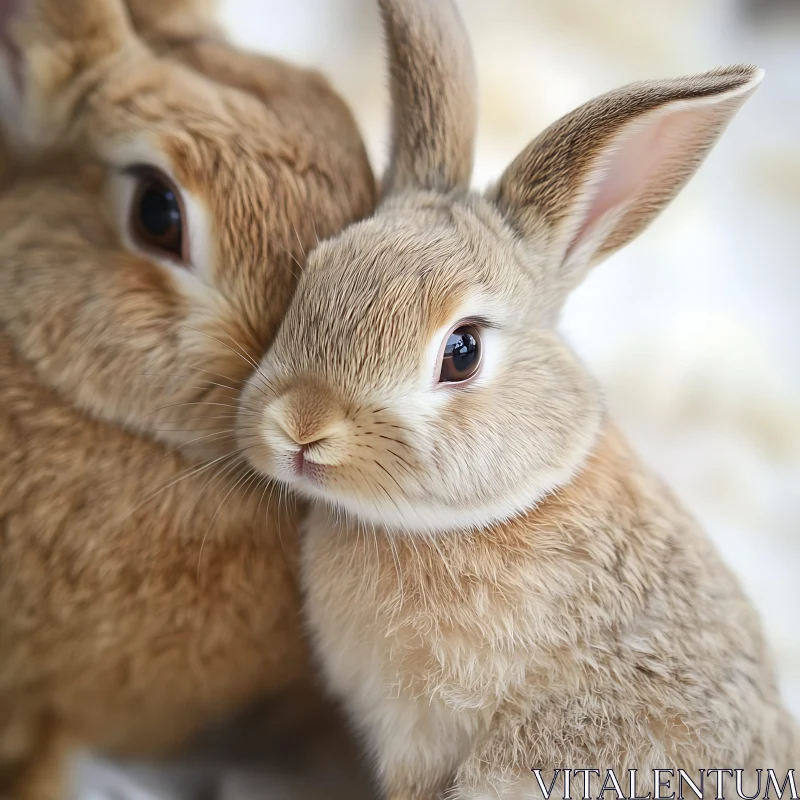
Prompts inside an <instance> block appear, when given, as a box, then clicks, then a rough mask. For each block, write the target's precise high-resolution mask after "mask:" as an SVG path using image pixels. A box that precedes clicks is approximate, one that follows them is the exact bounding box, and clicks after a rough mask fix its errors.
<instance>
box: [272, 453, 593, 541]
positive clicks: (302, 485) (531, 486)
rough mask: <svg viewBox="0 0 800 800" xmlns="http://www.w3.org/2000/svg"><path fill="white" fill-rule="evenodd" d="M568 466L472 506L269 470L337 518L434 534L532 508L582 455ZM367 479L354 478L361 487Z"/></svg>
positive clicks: (486, 524) (476, 525) (403, 531)
mask: <svg viewBox="0 0 800 800" xmlns="http://www.w3.org/2000/svg"><path fill="white" fill-rule="evenodd" d="M587 453H588V450H587V451H586V452H585V453H584V454H583V457H581V458H579V459H576V461H575V463H573V464H571V465H570V466H569V467H565V468H564V469H560V470H558V471H553V472H549V473H541V472H540V473H538V474H536V475H533V476H531V479H530V480H528V481H526V482H525V484H524V485H522V486H520V487H518V489H517V490H516V491H514V492H510V493H506V494H503V495H502V496H498V497H497V498H496V499H494V500H493V501H492V502H491V503H488V504H485V505H473V506H470V505H469V504H466V503H463V502H461V503H458V502H457V501H456V500H455V499H454V500H453V501H452V502H449V503H448V502H442V501H440V500H438V499H437V498H425V497H422V496H413V497H412V496H410V495H408V494H405V493H401V492H399V491H397V490H396V491H395V492H394V493H393V494H392V495H391V496H390V495H388V494H385V495H384V497H385V498H386V499H385V501H384V497H380V496H378V494H377V491H376V492H375V493H370V495H369V496H367V495H366V494H365V493H361V492H360V491H358V489H355V490H350V491H348V489H347V488H345V487H343V486H342V483H344V482H343V481H341V480H337V481H336V482H335V484H336V485H332V483H333V482H331V481H329V480H326V476H325V475H324V471H320V472H318V473H317V474H314V473H313V472H310V473H308V474H305V475H303V474H297V473H294V472H292V471H290V470H285V469H279V470H271V471H272V472H273V477H274V478H275V479H277V480H278V481H280V482H281V483H283V484H284V485H285V486H287V488H289V489H291V490H293V491H295V492H297V493H298V494H300V495H302V496H304V497H305V498H307V499H309V500H313V501H317V502H321V503H322V504H323V505H324V506H325V507H327V508H328V509H329V511H330V512H331V513H332V514H333V515H334V516H336V517H340V516H344V517H347V518H350V519H351V520H352V521H354V522H356V523H357V524H359V523H360V524H364V525H367V526H369V527H370V528H379V529H381V530H384V531H386V532H387V533H396V534H415V535H421V536H433V535H437V534H446V533H453V532H458V531H464V532H469V531H476V530H481V529H485V528H488V527H491V526H493V525H497V524H502V523H503V522H506V521H508V520H510V519H513V518H514V517H517V516H520V515H523V514H525V513H526V512H528V511H530V510H531V509H533V508H534V507H535V506H536V505H537V504H538V503H539V501H540V500H542V498H544V497H545V496H547V495H548V494H550V493H551V492H553V491H555V490H556V489H558V488H560V487H562V486H565V485H566V484H568V483H569V482H570V481H571V480H572V478H573V477H574V475H575V474H576V472H577V471H578V470H579V469H580V466H581V464H582V463H583V460H584V457H585V456H586V454H587ZM362 482H363V481H358V482H354V483H355V486H356V487H358V486H360V484H361V483H362Z"/></svg>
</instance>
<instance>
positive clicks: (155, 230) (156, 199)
mask: <svg viewBox="0 0 800 800" xmlns="http://www.w3.org/2000/svg"><path fill="white" fill-rule="evenodd" d="M135 178H136V181H137V184H136V190H135V192H134V195H133V202H132V203H131V221H130V225H131V236H132V237H133V240H134V242H135V243H136V244H137V245H139V246H140V247H142V248H144V249H146V250H152V251H155V252H157V253H161V254H163V255H167V256H169V257H170V258H173V259H175V258H177V259H179V260H180V261H184V262H185V261H187V258H186V255H187V254H186V243H185V241H184V225H183V208H182V206H181V200H180V196H179V194H178V191H177V190H176V189H175V187H174V186H173V185H172V183H171V181H170V180H169V179H168V178H167V177H166V176H164V175H162V174H161V173H157V172H155V171H150V170H147V171H137V172H136V173H135Z"/></svg>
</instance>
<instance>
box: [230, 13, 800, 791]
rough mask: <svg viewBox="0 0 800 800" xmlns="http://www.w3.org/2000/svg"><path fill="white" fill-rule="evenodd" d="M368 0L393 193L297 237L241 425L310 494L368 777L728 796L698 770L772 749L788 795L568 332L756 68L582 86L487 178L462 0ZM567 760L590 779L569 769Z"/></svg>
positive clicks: (746, 640) (334, 661) (731, 636)
mask: <svg viewBox="0 0 800 800" xmlns="http://www.w3.org/2000/svg"><path fill="white" fill-rule="evenodd" d="M380 5H381V8H382V11H383V16H384V23H385V26H386V28H387V40H388V43H389V51H390V61H391V68H390V75H391V89H392V92H391V95H392V101H393V117H394V126H393V127H394V137H393V152H392V160H391V165H390V168H389V172H388V177H387V180H386V183H385V196H384V199H383V201H382V203H381V205H380V206H379V208H378V211H377V212H376V213H375V215H374V216H372V217H371V218H369V219H367V220H364V221H362V222H359V223H357V224H356V225H354V226H352V227H350V228H349V229H347V230H345V231H344V232H343V233H341V234H340V235H338V236H337V237H335V238H334V239H333V240H331V241H327V242H323V243H322V244H321V245H320V247H319V248H318V249H317V250H316V251H315V252H314V253H313V254H312V255H311V256H310V258H309V261H308V264H307V267H306V270H304V272H303V275H302V276H301V279H300V283H299V286H298V291H297V293H296V295H295V297H294V299H293V301H292V304H291V305H290V307H289V309H288V311H287V312H286V316H285V317H284V321H283V324H282V326H281V328H280V330H279V332H278V334H277V336H276V339H275V341H274V343H273V347H272V348H271V349H270V351H269V352H268V353H267V354H266V356H265V358H264V360H263V361H262V363H261V367H260V369H259V370H258V371H256V372H254V373H253V376H252V377H251V379H250V382H249V385H248V388H247V389H246V390H245V392H244V393H243V394H242V404H241V409H242V410H241V415H240V441H241V443H242V446H244V447H246V448H247V450H248V455H249V458H250V461H251V463H252V464H253V465H254V466H256V467H257V468H258V469H260V470H261V471H262V472H263V473H264V474H266V475H268V476H270V477H272V478H274V479H277V480H280V481H282V482H283V483H284V484H285V485H286V486H287V487H288V488H291V489H293V490H296V491H297V492H299V493H300V494H301V495H303V496H305V497H308V498H311V499H313V500H315V501H316V504H315V506H314V508H313V510H312V512H311V514H310V517H309V519H308V520H307V522H306V524H305V527H306V530H305V536H304V539H303V548H302V552H301V574H302V576H303V583H304V589H305V593H306V611H307V617H308V621H309V624H310V629H311V632H312V634H313V640H314V643H315V646H316V649H317V652H318V654H319V657H320V662H321V664H322V667H323V669H324V672H325V675H326V677H327V679H328V682H329V684H330V687H331V689H332V690H333V692H334V693H335V694H337V695H338V696H339V697H341V698H342V699H343V701H344V703H345V704H346V706H347V708H348V710H349V712H350V714H351V716H352V718H353V720H354V722H355V724H356V726H357V727H358V729H359V730H360V731H361V732H362V733H363V735H364V738H365V740H366V743H367V746H368V749H369V750H370V752H371V753H372V754H373V755H374V760H375V764H376V768H377V774H378V777H379V779H380V781H381V783H382V785H383V789H384V792H385V796H386V797H387V798H390V799H391V800H432V798H442V797H447V798H459V800H467V799H468V798H469V799H473V800H474V799H476V798H482V799H488V798H504V800H505V799H507V800H512V799H514V800H516V799H517V798H519V799H520V800H521V799H522V798H540V797H549V796H552V797H569V796H572V797H578V796H585V797H589V796H592V797H606V796H608V797H612V796H614V797H620V796H624V797H627V796H631V795H630V794H629V793H628V790H629V786H630V785H631V783H630V774H631V773H630V772H629V771H630V770H638V771H639V781H640V782H639V784H638V792H639V794H640V796H641V795H642V794H645V792H651V794H649V795H647V796H649V797H655V796H662V797H668V796H669V794H670V789H669V788H666V789H664V790H662V789H661V787H660V786H659V787H657V788H656V790H655V791H654V790H653V787H654V785H655V784H654V778H655V776H656V775H657V776H658V778H659V780H660V779H662V778H663V779H664V780H665V781H668V779H669V773H655V771H656V770H658V769H665V770H673V773H672V778H673V780H675V781H676V782H677V779H676V773H675V770H677V769H684V770H686V771H687V776H688V777H689V778H690V779H692V780H693V781H694V782H695V783H698V782H699V783H702V782H703V781H704V783H705V794H704V796H705V797H713V796H715V794H716V791H715V790H718V791H719V794H716V796H717V797H728V798H730V797H733V796H734V792H733V782H734V779H733V776H732V775H731V776H730V778H729V779H728V781H727V789H725V788H724V787H723V785H722V784H718V783H717V778H718V777H720V776H719V775H718V774H717V773H714V770H715V769H726V770H732V769H743V770H746V775H745V776H742V777H744V780H745V782H744V787H745V791H746V792H747V793H748V794H750V793H751V792H752V790H753V789H752V787H753V785H754V783H755V781H756V777H757V776H756V773H755V770H756V769H762V770H764V774H763V775H761V776H760V779H763V780H762V783H761V790H760V791H764V790H765V789H766V786H767V785H768V783H767V782H768V780H769V778H768V774H767V773H766V770H768V769H773V770H775V773H776V774H773V777H776V779H777V780H778V781H779V783H782V782H783V781H784V780H786V781H787V785H786V788H785V790H784V792H785V793H788V792H789V791H790V785H791V784H790V782H788V781H789V779H788V773H787V770H789V769H790V768H796V767H798V766H800V736H799V735H798V729H797V726H796V723H795V722H794V721H793V720H792V719H791V718H790V716H789V714H788V712H787V711H785V710H784V708H783V706H782V704H781V701H780V698H779V696H778V693H777V691H776V686H775V681H774V677H773V671H772V666H771V663H770V658H769V656H768V654H767V653H766V650H765V645H764V642H763V640H762V634H761V630H760V626H759V622H758V620H757V618H756V615H755V613H754V612H753V610H752V609H751V607H750V605H749V603H748V601H747V600H746V598H745V597H744V595H743V593H742V591H741V589H740V587H739V586H738V584H737V582H736V580H735V579H734V577H733V576H732V575H731V574H730V572H729V571H728V570H727V569H726V567H725V566H724V564H723V562H722V560H721V558H720V557H719V555H718V554H717V553H716V551H715V550H714V548H713V547H712V546H711V544H710V542H709V541H708V540H707V538H706V537H705V535H704V534H703V532H702V531H701V530H699V529H698V526H697V524H696V523H695V521H694V520H693V519H691V518H690V516H689V515H688V514H686V513H685V512H684V511H683V509H682V508H681V507H680V505H679V504H678V503H677V502H676V500H675V499H674V498H673V497H672V495H671V494H670V493H669V492H668V491H667V490H666V489H665V488H664V487H663V486H662V485H661V483H660V482H659V480H658V479H657V478H656V477H654V476H653V475H652V474H651V473H649V472H648V470H647V469H646V468H645V467H644V466H642V465H641V464H640V463H639V461H638V460H637V459H636V457H635V456H634V455H633V453H631V451H630V449H629V448H628V446H627V445H626V443H625V442H624V440H623V438H622V436H621V435H620V434H619V433H618V431H617V430H616V429H615V427H614V425H613V424H612V423H611V422H610V421H609V419H608V418H607V415H606V413H605V411H604V408H603V403H602V401H601V399H600V397H599V393H598V390H597V388H596V386H595V384H594V382H593V381H592V379H591V378H590V376H589V375H588V373H587V371H586V370H585V368H584V367H583V366H582V365H581V364H580V363H579V362H578V360H577V359H576V357H575V356H574V355H573V354H572V352H571V351H570V349H569V348H568V347H567V345H566V344H565V343H564V342H563V341H562V339H561V338H560V337H559V335H558V333H557V331H556V324H557V320H558V316H559V311H560V308H561V306H562V304H563V302H564V300H565V299H566V297H567V296H568V294H569V292H570V291H571V290H572V289H573V288H574V287H575V286H576V285H577V284H578V283H579V282H580V281H581V279H582V278H583V277H584V276H585V275H586V273H587V272H588V271H589V269H590V267H592V266H593V265H595V264H597V263H599V262H600V261H602V260H603V259H604V258H605V257H606V256H608V255H610V254H611V253H612V252H614V251H615V250H617V249H619V248H620V247H622V246H623V245H625V244H626V243H627V242H629V241H630V240H631V239H632V238H634V237H635V236H636V235H637V234H639V233H640V232H641V231H642V230H643V229H644V228H645V227H646V226H647V225H648V223H649V222H650V221H651V220H652V219H653V218H654V217H655V216H656V215H657V214H658V213H659V212H660V211H661V210H662V209H663V208H664V206H665V205H666V204H667V203H668V202H669V201H670V200H671V199H672V198H673V197H674V196H675V194H676V193H677V192H678V191H679V190H680V189H681V187H682V186H683V185H684V184H685V183H686V181H687V180H689V178H690V177H691V176H692V174H693V173H694V172H695V171H696V169H697V168H698V167H699V165H700V163H701V162H702V160H703V158H704V157H705V155H706V154H707V153H708V151H709V149H710V148H711V147H712V146H713V144H714V143H715V141H716V140H717V137H718V136H719V135H720V133H721V132H722V131H723V129H724V128H725V126H726V125H727V123H728V122H729V121H730V120H731V118H732V117H733V115H734V114H735V113H736V112H737V110H738V109H739V108H740V106H741V105H742V103H744V101H745V100H746V99H747V97H748V96H749V95H750V94H751V93H752V92H753V91H754V90H755V88H756V86H757V85H758V84H759V82H760V80H761V73H760V71H759V70H756V69H754V68H751V67H729V68H727V69H720V70H715V71H712V72H708V73H705V74H703V75H697V76H694V77H690V78H683V79H679V80H664V81H651V82H643V83H637V84H632V85H630V86H626V87H624V88H622V89H619V90H617V91H615V92H611V93H610V94H608V95H605V96H603V97H600V98H597V99H595V100H593V101H591V102H589V103H587V104H586V105H584V106H583V107H581V108H579V109H578V110H577V111H575V112H573V113H572V114H569V115H568V116H566V117H564V118H563V119H561V120H560V121H558V122H556V123H555V124H554V125H553V126H551V127H550V128H549V129H548V130H546V131H545V132H544V133H542V134H541V135H540V136H539V137H538V138H537V139H535V140H534V141H533V142H532V144H530V145H529V146H528V147H527V148H526V149H525V150H524V151H523V152H522V154H521V155H520V156H519V157H518V158H517V159H516V160H515V161H514V162H513V163H512V164H511V165H510V166H509V167H508V169H507V170H506V171H505V173H504V174H503V176H502V177H501V179H500V181H499V182H498V184H497V185H496V186H495V187H494V188H493V189H491V190H490V191H489V192H488V193H486V194H484V195H479V194H477V193H472V192H470V191H469V190H468V183H469V178H470V172H471V162H472V149H473V141H474V133H475V100H474V86H473V80H474V79H473V70H472V59H471V53H470V48H469V44H468V41H467V38H466V35H465V33H464V30H463V27H462V25H461V22H460V20H459V17H458V13H457V11H456V9H455V6H454V4H453V3H452V2H450V0H381V3H380ZM322 332H324V335H323V333H322ZM569 769H575V770H582V769H590V770H599V771H600V775H601V777H600V778H599V779H598V778H597V777H593V776H592V775H588V777H589V779H590V780H589V784H590V788H589V789H588V790H584V788H583V777H584V776H583V775H581V774H580V771H579V772H578V774H576V775H574V776H572V775H571V776H570V778H571V779H572V784H571V786H570V783H569V782H568V781H567V779H566V778H565V773H564V770H569ZM534 770H540V772H534ZM606 770H614V778H613V779H612V778H609V777H608V775H607V773H606ZM701 770H709V771H710V772H706V773H703V774H702V775H701V772H700V771H701ZM724 779H725V775H724V774H722V776H721V778H720V780H724ZM614 780H616V781H617V783H616V784H615V783H614ZM634 780H635V779H634ZM592 781H593V782H592ZM634 785H636V784H635V782H634ZM621 786H624V787H625V790H626V791H625V793H624V794H622V793H619V792H617V789H618V787H621ZM601 787H602V788H601ZM672 787H673V790H675V791H676V792H677V787H676V785H675V783H673V784H672ZM683 790H684V792H685V794H683V796H693V795H690V794H689V791H690V790H689V789H688V788H687V787H686V784H685V783H684V784H683ZM606 792H611V794H608V795H606ZM620 792H621V789H620ZM631 794H636V792H635V791H634V792H632V793H631ZM672 796H673V797H674V796H675V794H673V795H672Z"/></svg>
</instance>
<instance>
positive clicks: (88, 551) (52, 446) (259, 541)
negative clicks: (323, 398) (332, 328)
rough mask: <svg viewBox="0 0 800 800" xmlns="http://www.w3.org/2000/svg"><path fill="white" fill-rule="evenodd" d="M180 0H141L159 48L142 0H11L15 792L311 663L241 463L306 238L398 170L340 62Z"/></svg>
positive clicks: (4, 665)
mask: <svg viewBox="0 0 800 800" xmlns="http://www.w3.org/2000/svg"><path fill="white" fill-rule="evenodd" d="M154 5H155V4H153V3H147V4H144V3H141V4H140V3H139V2H132V3H131V4H130V10H131V11H133V12H134V13H133V18H134V20H135V21H136V22H137V23H139V24H141V25H142V30H143V31H145V32H146V33H147V36H148V37H149V38H148V42H154V43H155V46H156V47H157V49H158V50H159V51H160V52H162V53H164V55H163V56H161V57H159V56H156V55H155V54H154V52H153V50H152V49H151V47H149V46H148V45H147V44H145V41H144V40H143V39H142V38H141V37H140V36H138V35H137V34H136V33H135V29H134V28H133V26H132V23H131V21H130V20H129V16H128V11H127V10H126V7H125V6H124V5H123V4H122V3H121V2H119V0H71V2H69V3H64V2H62V1H61V0H14V2H11V3H9V2H8V0H0V136H1V137H2V142H0V165H2V166H1V167H0V173H2V177H0V320H1V322H2V332H0V795H2V796H4V797H6V796H10V797H12V798H13V800H21V799H24V800H45V798H46V799H47V800H53V798H59V797H62V796H63V794H64V792H65V789H64V785H65V784H64V778H65V773H64V764H65V763H66V761H67V760H68V756H69V755H70V754H71V753H72V752H73V751H74V750H76V749H78V748H96V749H101V750H107V751H110V752H112V753H118V754H123V755H141V756H146V755H160V754H162V753H165V752H166V751H167V750H168V749H169V748H171V747H172V746H174V745H177V744H179V743H180V742H182V741H183V740H184V739H185V738H186V737H187V736H189V735H190V734H192V733H194V732H195V731H196V730H198V728H200V727H204V726H206V725H208V724H210V723H211V722H214V721H216V720H217V719H218V718H220V717H222V716H224V715H227V714H229V713H232V712H233V711H235V710H236V709H237V708H239V707H240V706H241V705H242V704H244V703H248V702H250V701H251V700H254V699H257V698H259V697H261V696H264V695H267V694H269V693H272V692H277V691H282V690H284V689H285V688H287V687H288V686H290V685H294V684H297V683H300V684H302V683H304V682H305V681H306V680H308V678H309V666H308V659H307V654H306V648H305V645H304V642H303V640H302V636H301V631H300V628H299V626H298V624H297V613H298V597H297V590H296V578H295V574H294V566H295V563H296V554H295V549H296V546H295V544H294V539H293V533H294V521H293V516H292V510H291V509H289V508H287V507H286V506H285V505H284V506H283V508H282V509H280V510H279V509H278V507H277V504H276V502H275V500H276V499H277V494H276V495H275V498H273V497H272V494H271V492H269V491H268V490H266V486H264V485H263V484H262V485H259V486H258V487H257V491H256V485H255V479H254V476H251V475H248V474H247V473H246V472H245V471H244V470H243V468H242V467H240V466H238V460H239V459H238V457H237V455H236V452H235V440H234V435H233V431H232V427H233V412H234V407H233V398H235V397H236V395H237V392H238V390H239V387H240V385H241V383H242V381H243V380H244V379H245V378H246V377H247V375H248V374H249V372H250V371H251V370H252V368H253V364H254V361H253V359H254V357H256V356H257V355H260V354H261V353H262V352H263V351H264V349H265V347H266V346H268V344H269V342H270V339H271V337H272V335H273V332H274V331H275V329H276V327H277V325H278V323H279V321H280V318H281V316H282V313H283V310H284V308H285V306H286V304H287V303H288V301H289V298H290V296H291V293H292V291H293V289H294V286H295V279H296V273H297V272H298V271H299V270H298V268H297V266H296V263H295V262H296V261H299V260H301V259H302V258H303V250H304V249H308V248H310V247H311V246H313V244H314V243H315V241H316V235H317V234H319V235H320V236H324V235H330V234H332V233H334V232H335V231H337V230H339V229H340V228H341V227H342V226H344V225H345V224H347V223H349V222H352V221H354V220H356V219H358V218H359V217H361V216H363V215H364V214H366V213H368V212H369V211H370V210H371V208H372V206H373V202H374V201H373V197H374V181H373V178H372V175H371V171H370V168H369V164H368V161H367V158H366V155H365V152H364V149H363V146H362V143H361V139H360V136H359V134H358V131H357V129H356V126H355V124H354V122H353V120H352V117H351V115H350V113H349V111H348V110H347V108H346V107H345V105H344V104H343V102H342V101H341V100H340V99H339V97H338V96H337V95H336V94H335V93H334V92H333V91H332V90H331V89H330V87H329V86H328V85H327V83H326V82H325V81H324V79H322V78H321V77H320V76H318V75H317V74H315V73H312V72H307V71H304V70H301V69H298V68H295V67H291V66H289V65H285V64H281V63H280V62H277V61H274V60H272V59H269V58H263V57H261V56H257V55H251V54H248V53H244V52H240V51H238V50H236V48H234V47H232V46H231V45H229V44H227V43H226V42H225V41H224V40H223V39H222V37H221V35H220V34H219V33H218V32H217V31H216V29H214V28H213V25H212V23H211V19H210V18H209V17H206V16H197V17H192V4H185V7H184V9H183V10H184V11H185V12H186V13H185V14H183V15H182V13H181V8H182V5H181V4H180V3H179V2H171V3H169V4H168V5H169V7H170V8H171V9H172V13H171V14H170V15H169V16H168V18H165V21H166V20H167V19H169V20H173V21H174V20H177V19H178V18H181V19H182V20H183V23H181V26H179V27H169V28H165V29H163V30H162V29H160V28H158V25H157V24H155V25H154V24H151V23H152V22H153V20H154V19H155V18H153V17H151V18H150V23H148V24H147V25H145V24H144V22H145V20H146V19H147V14H146V11H147V8H146V6H147V7H149V8H152V7H153V6H154ZM161 5H162V6H164V4H161ZM191 19H195V21H196V22H195V24H190V20H191ZM168 448H169V449H168ZM177 448H180V453H178V452H169V451H171V450H176V449H177ZM303 713H305V712H303Z"/></svg>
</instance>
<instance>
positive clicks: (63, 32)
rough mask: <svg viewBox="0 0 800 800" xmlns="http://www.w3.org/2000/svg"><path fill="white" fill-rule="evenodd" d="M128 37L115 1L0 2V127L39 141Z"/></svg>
mask: <svg viewBox="0 0 800 800" xmlns="http://www.w3.org/2000/svg"><path fill="white" fill-rule="evenodd" d="M132 40H134V37H133V33H132V30H131V28H130V24H129V20H128V16H127V12H126V11H125V7H124V6H123V5H122V3H121V2H120V1H119V0H69V2H64V0H0V132H2V133H3V134H4V136H5V138H6V140H7V142H8V144H10V145H11V146H12V148H13V149H15V150H23V151H25V150H32V149H38V148H40V147H43V146H46V145H47V144H49V143H50V142H52V141H53V140H54V139H55V138H57V136H58V135H59V133H60V131H61V130H62V129H63V126H64V125H66V124H68V123H69V120H70V117H71V115H72V113H73V112H74V108H75V106H76V105H77V104H78V103H80V101H81V99H82V98H83V97H85V96H86V94H87V93H88V92H89V91H90V89H91V87H92V85H93V83H95V82H97V81H99V80H100V79H101V78H102V77H104V74H105V71H106V68H107V67H108V65H109V64H110V63H111V60H112V59H113V58H114V57H115V56H117V55H118V54H119V53H120V52H121V51H122V50H123V49H124V48H125V46H126V45H127V44H128V43H129V42H130V41H132Z"/></svg>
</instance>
